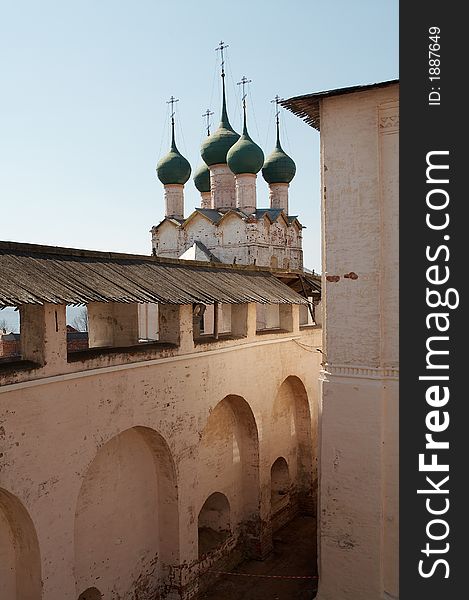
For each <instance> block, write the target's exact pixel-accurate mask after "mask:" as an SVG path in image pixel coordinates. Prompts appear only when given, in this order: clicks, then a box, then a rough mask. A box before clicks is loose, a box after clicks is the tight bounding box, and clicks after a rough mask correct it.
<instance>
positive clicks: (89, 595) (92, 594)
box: [78, 587, 103, 600]
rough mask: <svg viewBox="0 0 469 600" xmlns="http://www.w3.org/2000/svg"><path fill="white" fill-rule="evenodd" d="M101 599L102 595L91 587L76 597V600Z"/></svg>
mask: <svg viewBox="0 0 469 600" xmlns="http://www.w3.org/2000/svg"><path fill="white" fill-rule="evenodd" d="M102 597H103V595H102V594H101V592H100V591H99V590H98V589H97V588H95V587H91V588H88V589H87V590H85V591H84V592H82V593H81V594H80V595H79V596H78V600H101V598H102Z"/></svg>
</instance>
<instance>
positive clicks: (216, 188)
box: [209, 164, 236, 210]
mask: <svg viewBox="0 0 469 600" xmlns="http://www.w3.org/2000/svg"><path fill="white" fill-rule="evenodd" d="M209 169H210V193H211V196H212V204H211V208H214V209H215V210H218V209H220V208H222V209H223V208H225V209H226V208H236V188H235V179H234V175H233V173H232V172H231V171H230V168H229V166H228V165H226V164H218V165H211V166H210V167H209Z"/></svg>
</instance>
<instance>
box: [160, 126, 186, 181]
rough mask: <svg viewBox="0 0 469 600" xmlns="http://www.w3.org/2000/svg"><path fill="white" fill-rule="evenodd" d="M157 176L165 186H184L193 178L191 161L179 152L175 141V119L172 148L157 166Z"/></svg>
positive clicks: (172, 130) (172, 129)
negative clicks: (176, 184)
mask: <svg viewBox="0 0 469 600" xmlns="http://www.w3.org/2000/svg"><path fill="white" fill-rule="evenodd" d="M156 174H157V175H158V179H159V180H160V181H161V183H162V184H163V185H167V184H174V183H179V184H181V185H184V184H185V183H186V182H187V180H188V179H189V177H190V176H191V166H190V164H189V161H188V160H187V159H185V158H184V156H183V155H182V154H181V153H180V152H179V150H178V149H177V146H176V142H175V139H174V117H173V118H172V122H171V148H170V150H169V152H168V154H167V155H166V156H163V158H162V159H161V160H160V161H159V162H158V164H157V165H156Z"/></svg>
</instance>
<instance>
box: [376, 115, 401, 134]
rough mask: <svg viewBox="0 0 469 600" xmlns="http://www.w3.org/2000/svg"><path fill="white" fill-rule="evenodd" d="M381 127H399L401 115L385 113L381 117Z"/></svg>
mask: <svg viewBox="0 0 469 600" xmlns="http://www.w3.org/2000/svg"><path fill="white" fill-rule="evenodd" d="M379 128H380V129H395V130H397V129H399V115H398V114H394V115H384V116H382V117H380V119H379Z"/></svg>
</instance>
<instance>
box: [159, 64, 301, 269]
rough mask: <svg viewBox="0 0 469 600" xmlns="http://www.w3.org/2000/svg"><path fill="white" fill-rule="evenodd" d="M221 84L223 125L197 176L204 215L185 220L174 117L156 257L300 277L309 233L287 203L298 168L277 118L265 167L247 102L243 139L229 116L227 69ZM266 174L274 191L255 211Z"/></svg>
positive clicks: (186, 173) (184, 174) (211, 138)
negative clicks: (260, 181) (284, 272)
mask: <svg viewBox="0 0 469 600" xmlns="http://www.w3.org/2000/svg"><path fill="white" fill-rule="evenodd" d="M221 76H222V94H223V95H222V108H221V118H220V124H219V126H218V129H217V130H216V131H215V132H213V133H212V134H211V135H208V137H207V138H206V139H205V141H204V143H203V145H202V148H201V157H202V161H203V162H202V165H201V166H200V167H199V168H198V169H197V171H196V173H195V176H194V183H195V186H196V187H197V189H198V190H199V192H200V207H197V208H196V209H195V210H194V211H193V212H192V213H191V214H190V215H187V216H185V215H184V185H185V184H186V183H187V181H188V180H189V178H190V174H191V168H190V165H189V163H188V161H187V160H186V159H185V158H184V157H183V156H182V155H181V153H180V152H179V150H178V148H177V146H176V141H175V134H174V115H173V116H172V139H171V148H170V151H169V153H168V154H167V155H166V156H164V157H163V158H162V159H161V160H160V161H159V163H158V165H157V174H158V178H159V180H160V181H161V183H162V184H163V185H164V198H165V218H164V219H163V221H162V222H161V223H159V224H158V225H156V226H155V227H153V228H152V230H151V233H152V248H153V253H154V254H155V255H156V256H166V257H171V258H186V257H190V258H194V257H197V258H198V259H201V260H212V261H213V260H219V261H221V262H224V263H232V264H245V265H258V266H267V267H273V268H281V269H285V270H290V269H291V270H298V269H300V270H301V269H302V268H303V251H302V229H303V226H302V225H301V223H300V221H299V219H298V217H297V216H295V215H290V214H289V198H288V193H289V185H290V182H291V181H292V179H293V177H294V176H295V172H296V166H295V163H294V161H293V160H292V159H291V158H290V157H289V156H288V155H287V154H286V153H285V152H284V150H283V148H282V145H281V142H280V130H279V115H278V111H277V142H276V145H275V148H274V150H273V151H272V153H271V154H270V155H269V156H268V157H267V159H264V153H263V151H262V149H261V148H260V147H259V146H258V145H257V144H256V143H255V142H254V141H253V140H252V139H251V137H250V135H249V132H248V127H247V114H246V99H245V97H244V99H243V112H244V125H243V133H242V135H241V136H240V135H239V134H238V133H236V132H235V131H234V129H233V128H232V126H231V124H230V121H229V118H228V113H227V109H226V92H225V73H224V69H223V62H222V73H221ZM261 171H262V176H263V177H264V179H265V180H266V181H267V183H268V184H269V198H270V205H269V206H267V207H258V206H257V193H256V180H257V177H258V174H259V173H260V172H261Z"/></svg>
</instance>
